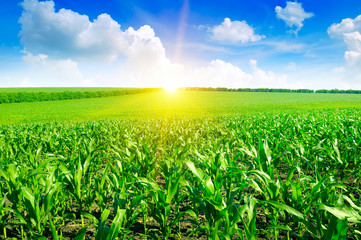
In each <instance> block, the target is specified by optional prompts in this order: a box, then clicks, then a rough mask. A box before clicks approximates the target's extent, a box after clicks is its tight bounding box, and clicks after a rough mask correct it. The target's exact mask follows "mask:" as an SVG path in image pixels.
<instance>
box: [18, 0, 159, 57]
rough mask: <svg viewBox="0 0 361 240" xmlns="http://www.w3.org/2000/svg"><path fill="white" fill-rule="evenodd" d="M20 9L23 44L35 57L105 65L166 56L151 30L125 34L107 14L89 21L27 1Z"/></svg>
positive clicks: (49, 4) (47, 3) (51, 5)
mask: <svg viewBox="0 0 361 240" xmlns="http://www.w3.org/2000/svg"><path fill="white" fill-rule="evenodd" d="M21 5H22V7H23V12H22V15H21V17H20V19H19V22H20V24H21V31H20V34H19V35H20V37H21V39H20V40H21V42H22V44H23V45H24V47H25V50H26V51H28V52H31V53H33V54H44V55H52V56H58V57H60V58H72V59H77V60H84V59H86V60H92V59H95V60H106V61H112V60H115V59H116V58H117V57H119V56H120V55H123V56H129V57H132V56H134V55H139V53H140V52H142V51H145V50H146V53H144V54H146V55H152V56H154V55H155V54H159V55H165V51H164V48H163V46H162V44H161V42H160V40H159V38H157V37H156V36H155V34H154V31H153V29H152V28H151V27H150V26H147V25H145V26H143V27H141V28H140V29H139V30H134V29H133V28H128V29H127V30H126V31H122V30H121V28H120V25H119V24H118V23H117V22H116V21H114V20H113V19H112V18H111V17H110V16H109V15H108V14H105V13H104V14H101V15H99V16H98V17H97V18H96V19H95V20H94V21H90V20H89V17H88V16H86V15H80V14H79V13H76V12H73V11H71V10H66V9H60V10H59V11H57V12H56V11H55V8H54V5H55V4H54V2H53V1H45V2H39V1H37V0H24V2H22V3H21Z"/></svg>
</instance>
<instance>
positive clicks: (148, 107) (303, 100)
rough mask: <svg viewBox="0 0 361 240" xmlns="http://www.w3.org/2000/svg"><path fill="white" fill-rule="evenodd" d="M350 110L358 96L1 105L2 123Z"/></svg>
mask: <svg viewBox="0 0 361 240" xmlns="http://www.w3.org/2000/svg"><path fill="white" fill-rule="evenodd" d="M349 107H356V108H359V107H361V95H358V94H350V95H348V94H339V95H337V94H307V93H240V92H197V91H177V92H168V91H160V92H152V93H142V94H136V95H122V96H116V97H107V98H96V99H74V100H63V101H49V102H33V103H11V104H0V113H1V114H0V124H16V123H33V122H47V121H67V120H71V121H89V120H99V119H118V118H120V119H127V118H163V117H173V116H177V117H182V116H186V117H187V116H188V117H189V116H193V117H203V116H217V115H233V116H239V115H253V114H257V113H281V112H283V113H285V112H293V111H305V110H318V109H334V108H349Z"/></svg>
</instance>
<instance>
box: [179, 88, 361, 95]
mask: <svg viewBox="0 0 361 240" xmlns="http://www.w3.org/2000/svg"><path fill="white" fill-rule="evenodd" d="M184 90H187V91H221V92H293V93H341V94H361V90H351V89H350V90H339V89H319V90H313V89H286V88H208V87H186V88H184Z"/></svg>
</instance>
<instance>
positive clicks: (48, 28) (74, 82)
mask: <svg viewBox="0 0 361 240" xmlns="http://www.w3.org/2000/svg"><path fill="white" fill-rule="evenodd" d="M22 6H23V9H24V10H23V13H22V16H21V18H20V20H19V22H20V23H21V25H22V29H21V32H20V36H21V41H22V43H23V44H24V47H25V49H24V56H23V60H24V62H26V63H31V64H29V68H30V69H29V79H31V82H32V83H33V82H34V84H36V85H37V86H123V87H127V86H132V87H159V86H166V85H172V86H211V87H229V88H242V87H269V88H272V87H290V86H291V85H290V84H288V82H287V77H286V76H285V75H280V76H279V75H277V74H275V73H274V72H272V71H264V70H262V69H260V68H259V67H258V66H257V62H256V61H255V60H251V61H250V65H251V69H252V71H251V72H250V73H246V72H244V71H243V70H242V69H241V68H240V67H238V66H235V65H233V64H232V63H229V62H225V61H222V60H219V59H217V60H213V61H211V62H210V63H209V64H207V65H206V66H203V67H187V66H185V65H182V64H175V63H172V62H171V61H170V60H169V59H168V58H167V56H166V52H165V49H164V46H163V44H162V42H161V40H160V39H159V38H158V37H156V35H155V32H154V30H153V29H152V28H151V27H150V26H148V25H145V26H142V27H140V28H139V29H138V30H135V29H133V28H132V27H129V28H128V29H126V30H125V31H122V30H121V29H120V25H119V24H118V23H117V22H115V21H114V20H113V19H112V18H111V17H110V16H109V15H107V14H101V15H99V16H98V17H97V18H96V19H95V20H94V21H89V18H88V16H86V15H80V14H78V13H76V12H73V11H71V10H65V9H60V10H59V11H58V12H56V11H55V8H54V2H53V1H45V2H38V1H37V0H25V1H24V2H23V3H22ZM212 32H213V35H214V38H215V39H216V40H219V41H225V42H249V41H258V40H260V39H261V38H263V37H264V36H259V35H256V34H255V33H254V30H253V28H252V27H250V26H249V25H248V24H247V23H246V22H245V21H242V22H240V21H233V22H232V21H231V20H230V19H228V18H226V19H225V20H224V22H223V23H222V24H221V25H219V26H216V27H214V28H212ZM120 56H122V57H125V60H121V59H120V58H119V57H120ZM83 60H91V61H96V62H97V66H98V68H99V69H93V68H92V69H89V68H88V69H87V68H79V65H80V64H83V66H84V65H86V63H85V61H83ZM99 60H101V61H99ZM104 60H106V61H104ZM109 61H113V63H110V62H109ZM114 63H115V64H114ZM106 64H109V66H112V67H107V68H104V70H102V69H103V67H102V66H105V65H106ZM80 69H81V70H80ZM29 81H30V80H29ZM25 83H26V82H25Z"/></svg>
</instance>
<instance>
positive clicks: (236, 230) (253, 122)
mask: <svg viewBox="0 0 361 240" xmlns="http://www.w3.org/2000/svg"><path fill="white" fill-rule="evenodd" d="M360 113H361V111H360V110H358V109H340V110H338V111H336V112H335V111H330V110H322V111H317V112H316V111H307V112H303V113H300V112H295V113H288V114H286V113H283V114H270V113H264V114H257V115H248V116H234V115H230V116H227V115H226V116H213V117H203V118H191V117H188V118H185V117H178V118H159V119H136V120H134V119H131V120H129V119H123V120H103V121H90V122H80V123H76V122H51V123H33V124H19V125H8V126H1V127H0V163H1V164H0V166H1V167H0V191H1V195H0V234H1V236H0V238H6V237H7V238H10V239H11V238H15V239H16V238H20V239H46V238H48V239H49V238H52V239H87V238H95V239H130V238H133V237H135V236H138V237H139V236H140V237H143V238H151V239H173V238H176V239H180V238H184V239H187V238H201V237H206V238H209V239H252V240H253V239H296V238H298V239H348V238H352V237H354V238H358V239H360V237H361V232H360V229H361V225H360V224H361V199H360V184H361V170H360V164H361V158H360V156H361V132H360V129H361V117H360V116H361V115H360ZM74 225H75V226H76V230H73V232H70V231H69V230H67V229H68V228H67V227H69V226H74Z"/></svg>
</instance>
